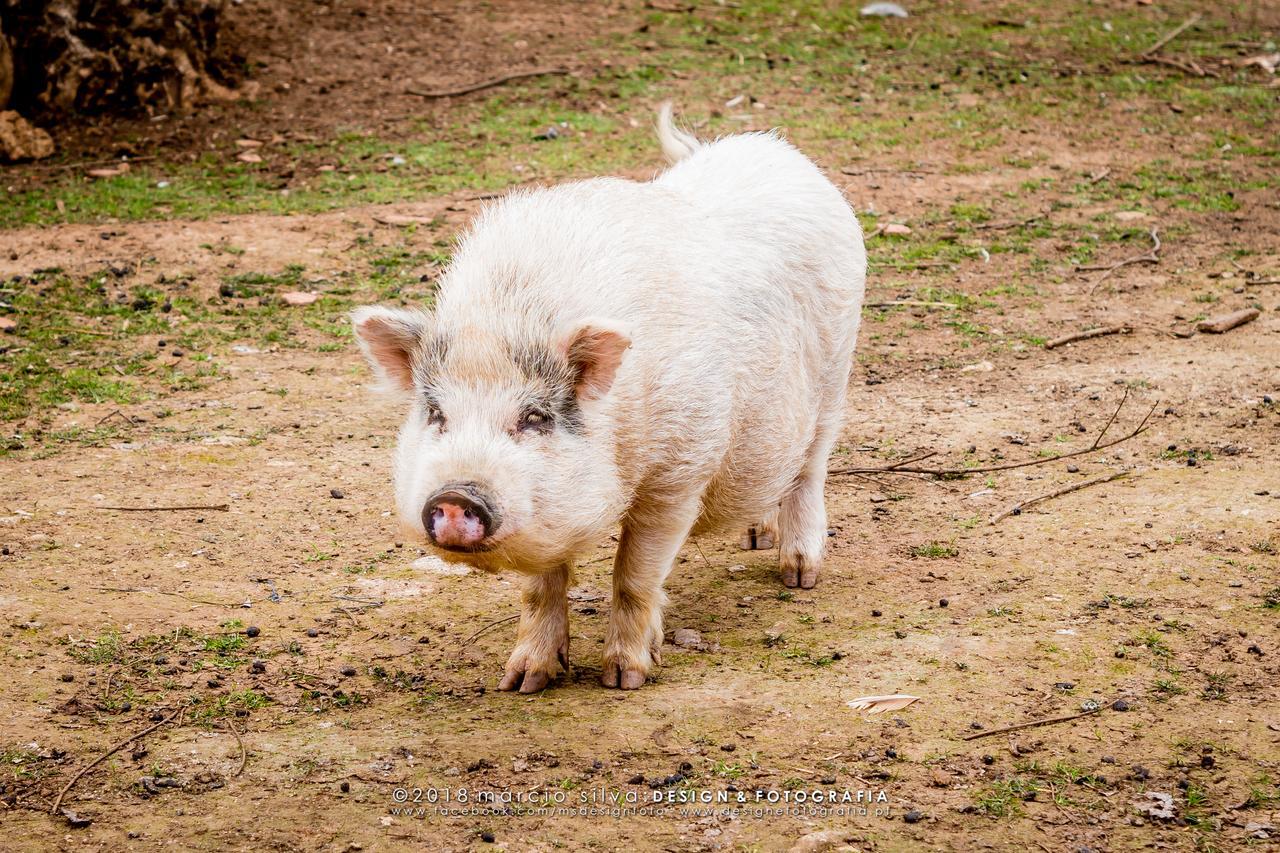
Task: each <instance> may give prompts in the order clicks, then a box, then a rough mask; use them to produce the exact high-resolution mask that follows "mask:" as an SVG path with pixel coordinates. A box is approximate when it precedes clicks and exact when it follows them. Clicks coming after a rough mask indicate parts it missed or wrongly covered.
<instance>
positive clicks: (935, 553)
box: [911, 539, 960, 560]
mask: <svg viewBox="0 0 1280 853" xmlns="http://www.w3.org/2000/svg"><path fill="white" fill-rule="evenodd" d="M959 554H960V549H959V548H957V547H956V546H955V544H954V543H951V542H939V541H938V540H936V539H935V540H933V541H931V542H926V543H925V544H923V545H915V546H913V547H912V548H911V556H913V557H924V558H926V559H930V560H939V559H944V558H947V557H955V556H958V555H959Z"/></svg>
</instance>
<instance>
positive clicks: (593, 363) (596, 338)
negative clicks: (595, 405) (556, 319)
mask: <svg viewBox="0 0 1280 853" xmlns="http://www.w3.org/2000/svg"><path fill="white" fill-rule="evenodd" d="M630 346H631V338H630V337H628V336H627V333H626V332H624V331H623V330H622V329H621V328H619V327H618V326H617V325H615V324H613V323H610V322H609V321H607V320H594V319H593V320H587V321H585V322H583V323H581V324H579V325H577V326H575V327H574V328H572V329H571V330H569V331H568V332H567V333H566V334H565V335H564V336H563V337H562V338H561V343H560V351H561V352H563V353H564V355H565V357H566V358H567V359H568V360H569V366H570V368H571V369H572V370H573V373H574V393H575V394H577V395H578V397H579V398H581V399H583V400H596V399H599V398H600V397H603V396H604V395H605V394H608V393H609V388H610V387H611V386H612V385H613V377H614V375H615V374H616V373H617V372H618V365H620V364H622V354H623V353H625V352H626V351H627V348H628V347H630Z"/></svg>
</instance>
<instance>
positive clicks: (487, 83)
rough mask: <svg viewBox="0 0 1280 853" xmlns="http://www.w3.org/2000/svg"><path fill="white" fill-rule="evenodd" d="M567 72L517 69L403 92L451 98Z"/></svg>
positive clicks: (561, 70) (564, 69)
mask: <svg viewBox="0 0 1280 853" xmlns="http://www.w3.org/2000/svg"><path fill="white" fill-rule="evenodd" d="M568 73H569V69H568V68H534V69H532V70H529V71H517V72H515V73H514V74H504V75H502V76H501V77H492V78H490V79H488V80H480V81H479V82H476V83H468V84H466V85H465V86H458V87H457V88H454V89H435V90H432V91H420V90H417V89H406V90H405V94H406V95H417V96H418V97H419V98H452V97H454V96H456V95H469V94H471V93H472V92H479V91H481V90H483V89H492V88H493V87H494V86H501V85H502V84H503V83H510V82H512V81H513V80H524V79H526V78H528V77H545V76H547V75H549V74H568Z"/></svg>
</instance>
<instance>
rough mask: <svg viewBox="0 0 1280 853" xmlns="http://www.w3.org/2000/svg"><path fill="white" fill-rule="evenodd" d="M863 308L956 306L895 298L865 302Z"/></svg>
mask: <svg viewBox="0 0 1280 853" xmlns="http://www.w3.org/2000/svg"><path fill="white" fill-rule="evenodd" d="M862 307H863V308H899V307H902V308H949V309H954V308H955V307H956V306H955V305H954V304H953V303H951V302H923V301H921V300H918V299H895V300H893V301H891V302H866V303H863V306H862Z"/></svg>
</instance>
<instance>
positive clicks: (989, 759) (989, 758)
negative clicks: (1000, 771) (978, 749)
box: [982, 755, 996, 767]
mask: <svg viewBox="0 0 1280 853" xmlns="http://www.w3.org/2000/svg"><path fill="white" fill-rule="evenodd" d="M982 763H983V764H985V765H987V766H988V767H990V766H991V765H992V764H995V763H996V757H995V756H994V755H984V756H982Z"/></svg>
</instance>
